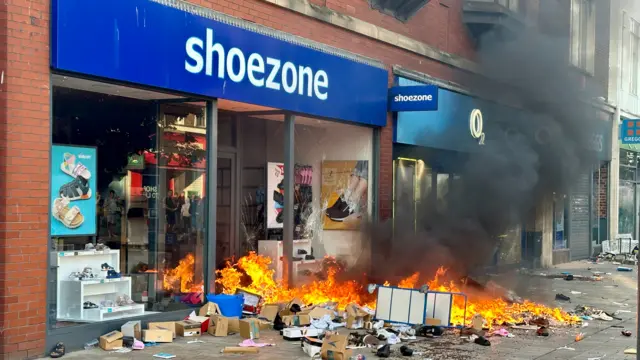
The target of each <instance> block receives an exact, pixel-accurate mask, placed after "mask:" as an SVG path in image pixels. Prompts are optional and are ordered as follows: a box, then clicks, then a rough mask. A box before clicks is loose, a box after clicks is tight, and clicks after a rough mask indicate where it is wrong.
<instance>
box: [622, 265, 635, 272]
mask: <svg viewBox="0 0 640 360" xmlns="http://www.w3.org/2000/svg"><path fill="white" fill-rule="evenodd" d="M618 271H623V272H631V271H633V269H632V268H630V267H626V266H618Z"/></svg>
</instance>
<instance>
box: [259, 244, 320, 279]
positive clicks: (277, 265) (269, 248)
mask: <svg viewBox="0 0 640 360" xmlns="http://www.w3.org/2000/svg"><path fill="white" fill-rule="evenodd" d="M298 250H304V251H306V254H304V255H302V254H298ZM258 254H260V255H264V256H268V257H269V258H271V260H272V261H271V264H270V265H269V268H270V269H272V270H273V271H274V272H275V273H274V276H275V279H276V280H282V272H283V268H284V264H283V256H284V245H283V243H282V240H259V241H258ZM305 255H311V240H310V239H300V240H293V257H294V258H295V257H300V258H302V259H304V257H305ZM320 264H321V262H320V261H319V260H318V259H313V260H297V261H295V260H294V261H293V281H294V282H295V283H296V284H301V283H304V282H306V280H307V278H308V277H307V276H305V275H303V274H302V273H303V272H304V271H306V270H308V271H311V272H316V271H318V270H319V269H320Z"/></svg>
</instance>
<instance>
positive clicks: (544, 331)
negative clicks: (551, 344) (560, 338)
mask: <svg viewBox="0 0 640 360" xmlns="http://www.w3.org/2000/svg"><path fill="white" fill-rule="evenodd" d="M536 334H537V335H538V336H549V329H547V328H546V327H544V326H541V327H540V328H539V329H538V331H536Z"/></svg>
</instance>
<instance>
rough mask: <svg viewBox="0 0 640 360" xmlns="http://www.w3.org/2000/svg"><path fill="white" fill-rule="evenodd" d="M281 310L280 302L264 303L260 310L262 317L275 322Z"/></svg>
mask: <svg viewBox="0 0 640 360" xmlns="http://www.w3.org/2000/svg"><path fill="white" fill-rule="evenodd" d="M279 311H280V305H278V304H266V305H262V310H261V311H260V317H261V318H265V319H267V320H269V321H271V322H273V320H275V319H276V316H277V315H278V312H279Z"/></svg>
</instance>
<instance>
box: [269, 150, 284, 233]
mask: <svg viewBox="0 0 640 360" xmlns="http://www.w3.org/2000/svg"><path fill="white" fill-rule="evenodd" d="M283 207H284V164H282V163H271V162H270V163H267V228H268V229H282V222H283V220H284V217H283V215H284V214H283V213H282V208H283Z"/></svg>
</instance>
